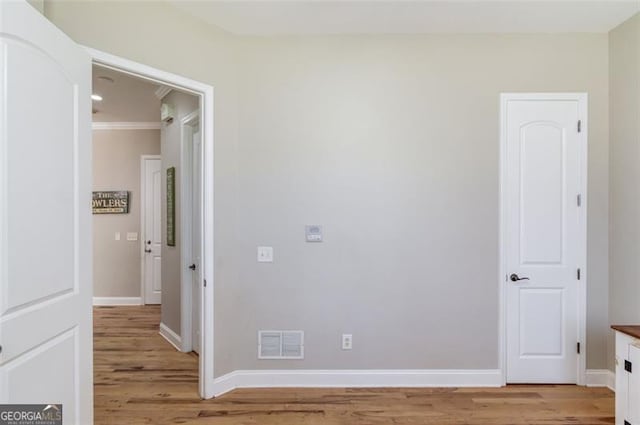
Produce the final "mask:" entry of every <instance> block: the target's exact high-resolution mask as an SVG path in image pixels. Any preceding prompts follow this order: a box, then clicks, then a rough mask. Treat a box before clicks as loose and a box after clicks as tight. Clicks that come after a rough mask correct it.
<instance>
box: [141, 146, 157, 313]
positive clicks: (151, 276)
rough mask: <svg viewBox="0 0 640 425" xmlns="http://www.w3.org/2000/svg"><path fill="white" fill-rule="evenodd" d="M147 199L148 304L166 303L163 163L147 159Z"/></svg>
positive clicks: (145, 201) (145, 210)
mask: <svg viewBox="0 0 640 425" xmlns="http://www.w3.org/2000/svg"><path fill="white" fill-rule="evenodd" d="M143 176H144V177H143V178H144V181H143V182H142V191H143V195H142V196H143V199H144V201H143V202H144V239H143V245H144V303H145V304H160V303H161V301H162V275H161V270H162V234H161V232H162V225H161V211H162V209H161V206H160V200H161V197H160V196H161V188H162V186H161V184H162V183H161V176H162V175H161V161H160V159H158V158H144V159H143Z"/></svg>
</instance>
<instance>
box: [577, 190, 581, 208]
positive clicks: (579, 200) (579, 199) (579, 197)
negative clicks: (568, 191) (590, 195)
mask: <svg viewBox="0 0 640 425" xmlns="http://www.w3.org/2000/svg"><path fill="white" fill-rule="evenodd" d="M576 202H577V203H578V206H579V207H580V206H582V195H581V194H579V193H578V196H577V197H576Z"/></svg>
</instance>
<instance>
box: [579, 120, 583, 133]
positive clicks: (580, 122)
mask: <svg viewBox="0 0 640 425" xmlns="http://www.w3.org/2000/svg"><path fill="white" fill-rule="evenodd" d="M581 132H582V120H578V133H581Z"/></svg>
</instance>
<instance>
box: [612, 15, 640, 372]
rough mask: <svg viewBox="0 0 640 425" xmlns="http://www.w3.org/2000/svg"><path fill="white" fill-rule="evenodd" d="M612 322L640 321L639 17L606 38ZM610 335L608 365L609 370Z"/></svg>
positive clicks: (637, 322) (631, 322)
mask: <svg viewBox="0 0 640 425" xmlns="http://www.w3.org/2000/svg"><path fill="white" fill-rule="evenodd" d="M609 67H610V68H609V69H610V71H609V72H610V80H609V81H610V83H609V84H610V85H609V87H610V92H611V109H610V111H609V117H610V123H611V125H610V144H611V156H610V170H611V173H610V176H611V177H610V180H611V186H610V188H611V189H610V190H611V193H610V203H611V212H610V215H611V224H610V228H609V229H610V230H609V231H610V233H609V240H610V246H611V250H610V253H609V261H610V264H611V267H610V274H609V279H610V291H609V293H610V304H609V310H610V315H609V316H610V320H611V323H612V324H639V323H640V192H638V185H639V184H640V165H639V160H640V14H637V15H635V17H633V18H632V19H630V20H628V21H627V22H625V23H624V24H623V25H621V26H619V27H618V28H616V29H615V30H613V31H612V32H611V34H610V37H609ZM613 359H614V345H613V332H610V338H609V367H610V368H611V369H613V366H614V365H613Z"/></svg>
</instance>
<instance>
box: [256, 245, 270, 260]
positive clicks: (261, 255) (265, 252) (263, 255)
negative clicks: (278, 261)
mask: <svg viewBox="0 0 640 425" xmlns="http://www.w3.org/2000/svg"><path fill="white" fill-rule="evenodd" d="M258 263H273V247H272V246H259V247H258Z"/></svg>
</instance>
